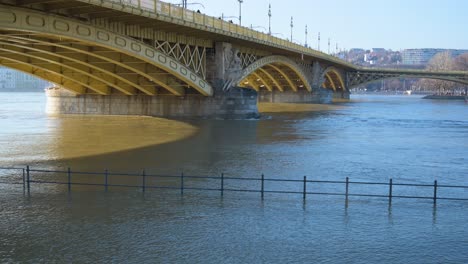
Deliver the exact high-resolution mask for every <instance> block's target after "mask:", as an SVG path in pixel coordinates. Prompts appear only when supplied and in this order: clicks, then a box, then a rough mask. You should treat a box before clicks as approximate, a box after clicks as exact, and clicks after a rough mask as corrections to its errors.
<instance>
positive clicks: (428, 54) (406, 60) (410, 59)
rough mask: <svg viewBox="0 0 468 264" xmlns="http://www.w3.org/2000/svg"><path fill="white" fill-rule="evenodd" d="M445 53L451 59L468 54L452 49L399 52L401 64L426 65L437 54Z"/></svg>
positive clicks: (466, 51) (467, 51)
mask: <svg viewBox="0 0 468 264" xmlns="http://www.w3.org/2000/svg"><path fill="white" fill-rule="evenodd" d="M445 51H450V53H451V54H452V56H453V57H457V56H459V55H461V54H463V53H468V50H454V49H406V50H403V51H402V52H401V58H402V64H404V65H426V64H428V63H429V61H430V60H431V59H432V58H433V57H434V56H435V55H436V54H437V53H440V52H445Z"/></svg>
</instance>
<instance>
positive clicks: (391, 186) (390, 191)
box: [388, 178, 393, 204]
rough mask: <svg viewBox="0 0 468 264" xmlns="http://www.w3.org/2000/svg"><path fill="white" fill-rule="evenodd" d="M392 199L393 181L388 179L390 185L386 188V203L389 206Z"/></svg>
mask: <svg viewBox="0 0 468 264" xmlns="http://www.w3.org/2000/svg"><path fill="white" fill-rule="evenodd" d="M392 197H393V179H391V178H390V184H389V187H388V202H389V203H390V204H391V203H392Z"/></svg>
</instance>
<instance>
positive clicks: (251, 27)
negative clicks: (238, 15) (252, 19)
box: [250, 24, 266, 31]
mask: <svg viewBox="0 0 468 264" xmlns="http://www.w3.org/2000/svg"><path fill="white" fill-rule="evenodd" d="M256 28H261V29H263V30H265V31H266V28H265V27H262V26H254V25H252V24H250V29H252V30H254V29H256Z"/></svg>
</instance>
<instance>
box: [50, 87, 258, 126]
mask: <svg viewBox="0 0 468 264" xmlns="http://www.w3.org/2000/svg"><path fill="white" fill-rule="evenodd" d="M47 113H49V114H84V115H144V116H157V117H168V118H171V117H172V118H223V119H238V118H257V117H258V116H259V115H258V108H257V93H256V92H255V91H252V90H247V89H240V88H233V89H231V91H229V92H227V93H223V94H219V95H216V96H213V97H206V96H202V95H186V96H184V97H177V96H171V95H167V96H163V95H161V96H148V95H136V96H126V95H109V96H103V95H90V94H88V95H73V94H71V93H69V92H66V91H64V90H63V89H55V90H53V91H48V92H47Z"/></svg>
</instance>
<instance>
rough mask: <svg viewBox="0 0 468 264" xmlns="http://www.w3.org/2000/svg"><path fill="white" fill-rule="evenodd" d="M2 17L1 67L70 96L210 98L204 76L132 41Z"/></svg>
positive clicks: (32, 14)
mask: <svg viewBox="0 0 468 264" xmlns="http://www.w3.org/2000/svg"><path fill="white" fill-rule="evenodd" d="M0 18H1V19H0V64H2V65H5V66H7V67H10V68H14V69H17V70H20V71H23V72H26V73H29V74H32V75H35V76H38V77H40V78H42V79H45V80H48V81H51V82H54V83H57V84H59V85H62V86H64V88H67V89H69V90H71V91H72V92H74V93H77V94H83V93H97V94H103V95H107V94H111V93H112V92H113V91H114V90H115V91H118V93H122V94H126V95H134V94H138V93H142V94H147V95H155V94H157V93H161V92H162V93H164V92H166V93H167V92H168V93H170V94H174V95H178V96H182V95H184V94H185V93H186V91H187V88H189V87H190V88H193V89H195V90H196V91H197V92H198V93H200V94H202V95H205V96H211V95H212V94H213V89H212V87H211V85H210V84H208V83H207V82H206V81H205V80H204V79H203V77H202V76H199V75H198V74H196V73H195V72H194V71H192V70H191V69H190V68H188V67H187V66H185V65H184V64H183V63H181V62H179V61H177V60H175V59H174V58H171V57H170V56H168V55H166V54H163V53H162V52H160V51H158V50H156V49H155V48H153V47H151V46H148V45H146V44H144V43H142V42H140V41H138V40H135V39H133V38H131V37H127V36H123V35H120V34H116V33H114V32H111V31H108V30H106V29H102V28H97V27H95V26H92V25H90V24H86V23H83V22H79V21H77V20H73V19H69V18H65V17H59V16H55V15H50V14H46V13H43V12H39V11H32V10H30V9H23V8H18V7H11V6H4V5H0Z"/></svg>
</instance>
